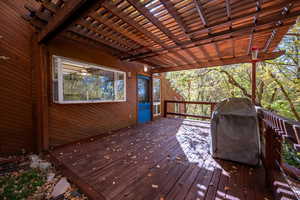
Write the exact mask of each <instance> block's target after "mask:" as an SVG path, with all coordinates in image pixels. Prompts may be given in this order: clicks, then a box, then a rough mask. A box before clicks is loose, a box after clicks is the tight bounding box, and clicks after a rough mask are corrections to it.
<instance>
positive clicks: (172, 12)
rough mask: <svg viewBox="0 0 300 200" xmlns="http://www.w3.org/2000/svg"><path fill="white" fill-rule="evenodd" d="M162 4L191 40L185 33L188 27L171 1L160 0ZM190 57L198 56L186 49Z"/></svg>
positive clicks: (195, 58)
mask: <svg viewBox="0 0 300 200" xmlns="http://www.w3.org/2000/svg"><path fill="white" fill-rule="evenodd" d="M160 2H161V3H162V5H163V6H164V7H165V8H166V9H167V11H168V13H169V14H170V15H171V16H172V17H173V18H174V19H175V20H176V22H177V23H178V25H179V26H180V28H181V30H182V31H183V33H184V35H185V36H186V37H187V38H189V39H190V40H191V41H192V38H191V37H190V36H189V35H187V34H186V32H187V30H188V28H187V26H186V24H185V23H184V21H183V20H182V19H181V17H180V16H179V14H178V13H177V11H176V9H175V8H174V6H173V4H172V2H171V1H170V0H160ZM186 51H187V53H188V54H189V56H190V57H192V59H193V60H195V61H197V60H198V58H197V57H196V56H195V55H194V54H193V53H192V52H191V51H190V50H189V49H187V50H186Z"/></svg>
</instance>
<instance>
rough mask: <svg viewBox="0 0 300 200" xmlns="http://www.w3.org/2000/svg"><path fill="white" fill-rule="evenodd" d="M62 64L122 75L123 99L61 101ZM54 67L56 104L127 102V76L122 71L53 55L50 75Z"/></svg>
mask: <svg viewBox="0 0 300 200" xmlns="http://www.w3.org/2000/svg"><path fill="white" fill-rule="evenodd" d="M55 60H56V61H57V62H56V63H57V66H54V63H55ZM62 63H65V64H71V65H75V66H78V67H89V68H97V69H102V70H105V71H111V72H118V73H122V74H123V75H124V99H123V100H81V101H66V100H64V99H63V72H62ZM55 67H57V78H58V100H55V99H54V95H53V101H54V103H58V104H84V103H110V102H126V101H127V92H126V89H127V76H126V72H124V71H119V70H115V69H111V68H109V67H106V66H102V65H95V64H90V63H86V62H82V61H76V60H71V59H69V58H65V57H62V56H56V55H53V56H52V68H53V70H52V73H54V70H55ZM53 77H54V74H53ZM114 77H116V74H114ZM114 85H116V82H114ZM114 88H115V87H114ZM53 89H54V88H53ZM53 89H52V92H53ZM114 93H115V94H116V88H115V91H114Z"/></svg>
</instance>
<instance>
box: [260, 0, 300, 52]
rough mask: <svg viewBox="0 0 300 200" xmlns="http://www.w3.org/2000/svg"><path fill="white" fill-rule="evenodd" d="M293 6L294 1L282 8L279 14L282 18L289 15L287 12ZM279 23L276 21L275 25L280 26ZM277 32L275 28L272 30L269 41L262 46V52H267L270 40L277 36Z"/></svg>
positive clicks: (279, 21)
mask: <svg viewBox="0 0 300 200" xmlns="http://www.w3.org/2000/svg"><path fill="white" fill-rule="evenodd" d="M293 5H294V1H292V2H290V3H289V4H288V5H287V6H285V7H284V9H283V10H282V12H281V14H282V16H283V17H285V16H286V15H287V14H288V13H289V11H290V10H291V8H292V7H293ZM281 23H282V22H281V20H278V21H277V22H276V25H278V24H281ZM277 31H278V29H277V28H274V29H273V30H272V33H271V35H270V37H269V39H268V40H267V41H266V44H265V46H264V49H263V51H264V52H267V51H268V49H269V47H270V45H271V42H272V40H273V39H274V38H275V35H276V34H277Z"/></svg>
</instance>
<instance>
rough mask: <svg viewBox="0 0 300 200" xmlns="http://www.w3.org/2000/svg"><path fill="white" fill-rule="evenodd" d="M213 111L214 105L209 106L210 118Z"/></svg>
mask: <svg viewBox="0 0 300 200" xmlns="http://www.w3.org/2000/svg"><path fill="white" fill-rule="evenodd" d="M214 109H215V104H214V103H212V104H210V117H211V116H212V114H213V112H214Z"/></svg>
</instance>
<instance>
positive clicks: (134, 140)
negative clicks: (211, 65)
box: [51, 118, 272, 200]
mask: <svg viewBox="0 0 300 200" xmlns="http://www.w3.org/2000/svg"><path fill="white" fill-rule="evenodd" d="M209 126H210V124H209V123H208V122H200V121H191V120H182V119H168V118H163V119H159V120H156V121H154V122H151V123H148V124H144V125H137V126H135V127H132V128H128V129H123V130H120V131H118V132H116V133H114V134H112V135H110V136H107V137H104V138H98V139H90V140H89V141H86V142H81V143H77V144H72V145H67V146H65V147H62V148H58V149H56V150H54V151H53V152H52V153H51V154H52V156H54V157H55V158H56V159H57V160H58V161H59V163H60V164H61V165H62V166H64V167H65V169H67V171H69V174H73V175H74V176H76V182H77V183H80V184H81V185H83V187H84V188H83V190H85V192H86V191H87V190H88V195H89V196H90V197H94V199H97V200H99V198H102V199H108V200H110V199H112V200H117V199H122V200H127V199H128V200H129V199H130V200H131V199H134V200H138V199H149V200H154V199H158V200H183V199H186V200H200V199H230V200H233V199H250V200H253V199H259V200H264V199H270V200H271V199H272V198H271V197H270V194H269V193H268V191H267V189H266V187H265V184H264V170H263V169H262V168H250V167H248V166H245V165H240V164H237V163H232V162H228V161H220V160H216V159H213V158H212V157H211V156H210V154H209ZM73 178H74V177H73ZM87 188H88V189H87Z"/></svg>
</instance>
